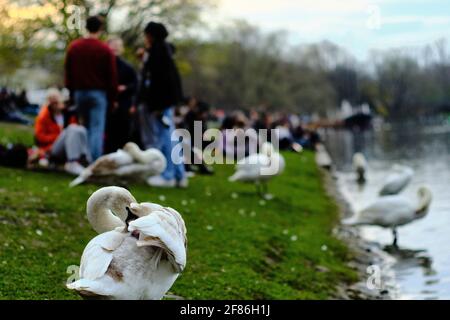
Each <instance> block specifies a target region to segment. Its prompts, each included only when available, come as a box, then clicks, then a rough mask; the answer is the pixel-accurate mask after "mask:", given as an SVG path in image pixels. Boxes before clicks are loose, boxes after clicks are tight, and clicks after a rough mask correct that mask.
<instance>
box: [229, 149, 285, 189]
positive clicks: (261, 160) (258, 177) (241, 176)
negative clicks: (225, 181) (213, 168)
mask: <svg viewBox="0 0 450 320" xmlns="http://www.w3.org/2000/svg"><path fill="white" fill-rule="evenodd" d="M284 167H285V161H284V158H283V156H282V155H280V154H278V153H276V152H273V153H272V155H271V156H270V157H269V156H267V155H265V154H252V155H250V156H248V157H246V158H244V159H241V160H239V161H238V163H237V165H236V172H235V173H234V174H233V175H232V176H231V177H230V178H229V180H230V181H242V182H255V181H263V180H269V179H270V178H272V177H273V176H276V175H278V174H280V173H281V172H283V170H284ZM271 168H273V169H274V171H273V173H272V172H269V174H264V169H266V170H270V169H271Z"/></svg>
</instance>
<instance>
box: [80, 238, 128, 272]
mask: <svg viewBox="0 0 450 320" xmlns="http://www.w3.org/2000/svg"><path fill="white" fill-rule="evenodd" d="M126 236H127V233H122V232H118V231H115V230H113V231H109V232H105V233H102V234H100V235H98V236H96V237H95V238H94V239H92V240H91V241H90V242H89V243H88V245H87V246H86V248H85V249H84V252H83V255H82V257H81V266H80V277H81V278H83V279H88V280H95V279H97V278H99V277H101V276H103V275H104V274H105V273H106V271H107V270H108V267H109V265H110V264H111V261H112V259H113V252H114V250H116V249H117V248H118V247H119V246H120V245H121V244H122V242H123V240H124V239H125V237H126Z"/></svg>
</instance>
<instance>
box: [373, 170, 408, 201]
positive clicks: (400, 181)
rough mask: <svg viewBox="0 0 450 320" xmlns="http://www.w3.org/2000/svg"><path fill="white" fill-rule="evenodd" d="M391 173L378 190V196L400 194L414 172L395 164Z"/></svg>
mask: <svg viewBox="0 0 450 320" xmlns="http://www.w3.org/2000/svg"><path fill="white" fill-rule="evenodd" d="M392 170H393V172H392V173H391V174H389V175H388V176H387V178H386V180H385V183H384V185H383V187H382V188H381V190H380V195H382V196H385V195H394V194H398V193H400V191H402V190H403V189H404V188H405V187H406V186H407V185H408V184H409V183H410V182H411V179H412V177H413V175H414V170H413V169H412V168H410V167H408V166H403V165H399V164H395V165H394V166H393V167H392Z"/></svg>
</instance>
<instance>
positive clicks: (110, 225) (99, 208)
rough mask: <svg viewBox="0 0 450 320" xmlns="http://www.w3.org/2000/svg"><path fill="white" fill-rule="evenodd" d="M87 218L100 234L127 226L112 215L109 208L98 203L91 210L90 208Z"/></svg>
mask: <svg viewBox="0 0 450 320" xmlns="http://www.w3.org/2000/svg"><path fill="white" fill-rule="evenodd" d="M87 216H88V220H89V222H90V224H91V226H92V228H94V230H95V231H97V232H98V233H104V232H107V231H111V230H114V229H115V228H117V227H124V226H125V223H123V221H122V220H120V219H119V218H118V217H117V216H115V215H114V214H112V212H111V210H110V209H109V208H107V207H106V206H103V205H102V204H100V203H96V204H94V205H93V206H92V207H90V208H89V207H88V210H87Z"/></svg>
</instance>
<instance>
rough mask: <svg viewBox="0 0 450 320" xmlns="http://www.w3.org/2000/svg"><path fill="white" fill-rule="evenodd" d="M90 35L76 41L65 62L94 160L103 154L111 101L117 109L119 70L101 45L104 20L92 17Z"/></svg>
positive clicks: (71, 88)
mask: <svg viewBox="0 0 450 320" xmlns="http://www.w3.org/2000/svg"><path fill="white" fill-rule="evenodd" d="M86 29H87V31H88V35H87V36H86V37H84V38H80V39H77V40H75V41H73V42H72V43H71V44H70V45H69V47H68V49H67V54H66V60H65V83H66V87H67V88H68V89H69V90H70V93H71V96H72V97H73V98H74V100H75V104H76V106H77V108H78V115H79V118H80V123H81V124H83V125H84V126H85V127H86V128H87V130H88V135H89V148H90V151H91V155H92V158H93V160H95V159H97V158H98V157H100V156H101V155H102V153H103V135H104V131H105V122H106V112H107V107H108V99H109V101H110V103H111V105H112V106H113V107H114V108H116V107H117V102H116V100H117V88H118V84H117V67H116V57H115V55H114V53H113V52H112V50H111V49H110V48H109V47H108V45H106V44H105V43H103V42H102V41H100V36H101V34H102V31H103V18H101V17H98V16H93V17H89V18H88V19H87V21H86Z"/></svg>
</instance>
